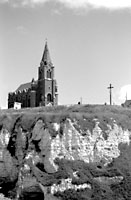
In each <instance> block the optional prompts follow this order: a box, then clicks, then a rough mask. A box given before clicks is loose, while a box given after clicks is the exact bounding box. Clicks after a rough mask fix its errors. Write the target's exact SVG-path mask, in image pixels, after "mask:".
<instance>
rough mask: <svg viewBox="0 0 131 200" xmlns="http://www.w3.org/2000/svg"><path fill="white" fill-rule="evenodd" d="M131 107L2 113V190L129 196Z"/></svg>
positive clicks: (19, 194) (22, 195) (27, 195)
mask: <svg viewBox="0 0 131 200" xmlns="http://www.w3.org/2000/svg"><path fill="white" fill-rule="evenodd" d="M130 122H131V110H130V109H125V108H122V107H119V106H107V105H106V106H105V105H103V106H100V105H94V106H93V105H83V106H81V105H75V106H68V107H66V106H57V107H42V108H34V109H21V110H12V109H10V110H1V113H0V187H1V188H0V192H1V193H3V194H4V195H5V196H6V197H10V198H16V199H32V198H33V199H35V198H38V197H39V198H40V199H42V198H44V199H46V200H49V199H52V200H56V199H57V200H59V199H62V200H67V199H68V200H69V199H74V200H77V199H79V200H99V199H100V200H102V199H103V200H108V199H110V200H111V199H112V200H130V199H131V190H130V188H131V144H130V141H131V123H130Z"/></svg>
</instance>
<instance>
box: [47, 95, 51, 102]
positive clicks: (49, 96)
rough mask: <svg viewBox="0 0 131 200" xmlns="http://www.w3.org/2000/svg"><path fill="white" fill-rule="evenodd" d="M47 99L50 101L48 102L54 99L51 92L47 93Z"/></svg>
mask: <svg viewBox="0 0 131 200" xmlns="http://www.w3.org/2000/svg"><path fill="white" fill-rule="evenodd" d="M47 101H48V102H51V101H52V96H51V94H48V95H47Z"/></svg>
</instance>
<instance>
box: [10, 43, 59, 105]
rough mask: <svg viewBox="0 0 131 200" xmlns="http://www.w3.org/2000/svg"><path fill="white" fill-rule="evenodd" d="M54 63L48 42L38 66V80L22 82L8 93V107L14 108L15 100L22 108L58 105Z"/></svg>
mask: <svg viewBox="0 0 131 200" xmlns="http://www.w3.org/2000/svg"><path fill="white" fill-rule="evenodd" d="M54 69H55V68H54V65H53V64H52V61H51V58H50V53H49V49H48V44H47V42H46V43H45V48H44V53H43V56H42V60H41V62H40V66H39V68H38V80H34V78H33V79H32V80H31V82H28V83H24V84H21V85H20V86H19V87H18V88H17V89H16V90H15V91H14V92H10V93H9V94H8V108H13V107H14V103H15V102H19V103H21V107H22V108H27V107H38V106H47V105H52V106H56V105H58V86H57V82H56V80H55V79H54Z"/></svg>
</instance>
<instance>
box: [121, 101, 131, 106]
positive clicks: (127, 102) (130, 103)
mask: <svg viewBox="0 0 131 200" xmlns="http://www.w3.org/2000/svg"><path fill="white" fill-rule="evenodd" d="M121 106H122V107H124V108H131V100H126V101H125V103H122V104H121Z"/></svg>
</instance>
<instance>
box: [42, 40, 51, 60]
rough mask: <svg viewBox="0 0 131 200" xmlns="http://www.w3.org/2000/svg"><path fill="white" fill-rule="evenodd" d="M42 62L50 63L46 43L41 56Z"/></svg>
mask: <svg viewBox="0 0 131 200" xmlns="http://www.w3.org/2000/svg"><path fill="white" fill-rule="evenodd" d="M42 61H43V62H45V61H46V62H47V63H52V62H51V58H50V53H49V49H48V44H47V41H46V43H45V49H44V53H43V56H42Z"/></svg>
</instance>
